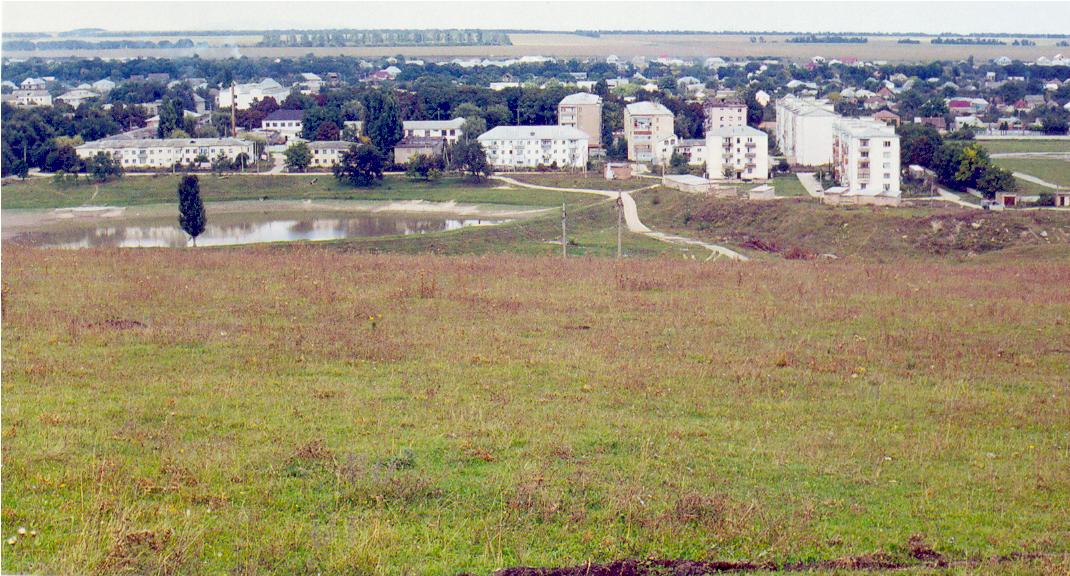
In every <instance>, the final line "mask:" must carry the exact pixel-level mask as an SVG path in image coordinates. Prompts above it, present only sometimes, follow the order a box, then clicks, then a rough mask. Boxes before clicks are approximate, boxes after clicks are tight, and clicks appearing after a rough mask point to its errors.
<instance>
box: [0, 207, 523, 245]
mask: <svg viewBox="0 0 1070 576" xmlns="http://www.w3.org/2000/svg"><path fill="white" fill-rule="evenodd" d="M502 222H507V220H504V219H486V218H443V217H435V216H426V215H420V216H413V215H397V214H390V215H383V214H354V215H346V216H342V217H308V218H270V219H264V220H248V219H246V220H238V221H234V222H212V221H209V224H208V226H207V228H206V230H205V231H204V233H203V234H201V235H200V236H199V237H198V238H197V245H198V246H224V245H230V244H255V243H258V242H280V241H295V240H309V241H316V240H335V239H341V238H363V237H372V236H393V235H409V234H424V233H427V232H442V231H445V230H455V229H457V228H463V227H465V226H483V225H490V224H500V223H502ZM12 241H14V242H18V243H20V244H29V245H33V246H41V247H51V248H90V247H115V246H119V247H141V248H147V247H173V248H177V247H184V246H187V245H189V242H188V237H187V236H186V234H185V233H184V232H182V230H181V229H180V228H179V227H178V225H177V224H170V223H167V222H159V221H157V222H141V223H137V222H127V223H107V224H100V225H97V226H95V227H93V226H89V227H81V228H74V229H66V230H43V231H33V232H24V233H21V234H18V235H16V236H14V237H13V238H12Z"/></svg>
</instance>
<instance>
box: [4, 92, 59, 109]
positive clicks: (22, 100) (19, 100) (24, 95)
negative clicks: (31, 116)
mask: <svg viewBox="0 0 1070 576" xmlns="http://www.w3.org/2000/svg"><path fill="white" fill-rule="evenodd" d="M11 96H12V100H13V102H14V104H15V106H17V107H19V108H31V107H33V106H51V105H52V95H51V94H49V93H48V90H15V91H13V92H12V93H11Z"/></svg>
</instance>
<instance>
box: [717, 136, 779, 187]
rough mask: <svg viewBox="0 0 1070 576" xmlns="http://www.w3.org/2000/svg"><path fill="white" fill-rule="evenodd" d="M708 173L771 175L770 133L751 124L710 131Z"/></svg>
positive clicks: (759, 177)
mask: <svg viewBox="0 0 1070 576" xmlns="http://www.w3.org/2000/svg"><path fill="white" fill-rule="evenodd" d="M706 177H707V178H709V179H710V180H737V179H738V180H765V179H767V178H769V135H768V134H766V133H765V132H763V131H761V130H758V129H756V128H751V127H750V126H727V127H724V128H713V129H712V130H709V131H707V132H706Z"/></svg>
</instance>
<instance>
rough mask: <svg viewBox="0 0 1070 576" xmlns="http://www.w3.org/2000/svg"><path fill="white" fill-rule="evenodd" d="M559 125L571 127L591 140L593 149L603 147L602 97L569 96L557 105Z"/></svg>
mask: <svg viewBox="0 0 1070 576" xmlns="http://www.w3.org/2000/svg"><path fill="white" fill-rule="evenodd" d="M557 125H558V126H571V127H572V128H576V129H578V130H580V131H582V132H583V133H584V134H586V135H587V137H588V138H589V139H590V140H588V142H587V145H588V146H590V147H591V148H600V147H601V146H602V97H601V96H598V95H596V94H590V93H587V92H578V93H576V94H569V95H568V96H565V97H564V98H562V99H561V102H558V104H557Z"/></svg>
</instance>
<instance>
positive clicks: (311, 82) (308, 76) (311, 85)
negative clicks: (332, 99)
mask: <svg viewBox="0 0 1070 576" xmlns="http://www.w3.org/2000/svg"><path fill="white" fill-rule="evenodd" d="M297 86H298V88H299V89H300V90H301V93H302V94H319V93H320V87H322V86H323V78H320V77H319V75H318V74H313V73H311V72H302V73H301V80H300V81H299V82H298V83H297Z"/></svg>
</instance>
